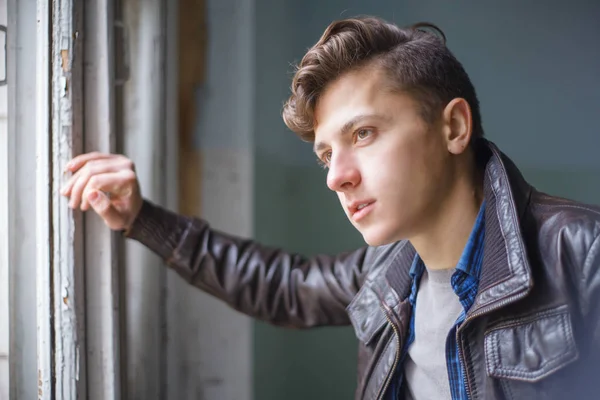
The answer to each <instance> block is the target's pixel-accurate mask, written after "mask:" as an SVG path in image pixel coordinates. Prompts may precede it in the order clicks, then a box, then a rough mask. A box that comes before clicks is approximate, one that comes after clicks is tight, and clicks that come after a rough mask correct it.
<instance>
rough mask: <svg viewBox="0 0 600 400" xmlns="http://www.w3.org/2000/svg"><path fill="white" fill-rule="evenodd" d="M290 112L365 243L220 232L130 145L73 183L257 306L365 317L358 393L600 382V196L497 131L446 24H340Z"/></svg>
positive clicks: (466, 391) (510, 394)
mask: <svg viewBox="0 0 600 400" xmlns="http://www.w3.org/2000/svg"><path fill="white" fill-rule="evenodd" d="M283 117H284V119H285V122H286V124H287V125H288V127H290V128H291V129H292V130H293V131H295V132H296V133H298V134H299V135H300V137H301V138H303V139H304V140H308V141H311V142H314V150H315V152H316V154H317V156H318V158H319V159H320V160H321V162H322V163H323V164H324V166H325V167H326V168H328V175H327V185H328V187H329V188H330V189H331V190H333V191H335V192H336V193H337V194H338V196H339V199H340V203H341V205H342V208H343V210H344V211H345V213H346V214H347V216H348V218H349V219H350V220H351V221H352V224H353V225H354V226H355V227H356V229H358V230H359V231H360V232H361V233H362V235H363V237H364V239H365V242H366V243H367V244H368V245H367V246H365V247H364V248H362V249H359V250H357V251H354V252H351V253H347V254H342V255H338V256H336V257H328V256H321V257H315V258H310V259H307V258H304V257H302V256H300V255H297V254H288V253H285V252H283V251H281V250H278V249H272V248H267V247H264V246H261V245H260V244H258V243H255V242H253V241H250V240H246V239H242V238H237V237H232V236H229V235H226V234H223V233H220V232H216V231H213V230H211V229H210V227H209V225H208V224H207V222H206V221H203V220H200V219H193V218H188V217H185V216H181V215H177V214H175V213H171V212H169V211H167V210H164V209H161V208H159V207H157V206H155V205H153V204H151V203H150V202H148V201H144V200H143V199H142V197H141V195H140V188H139V187H138V183H137V180H136V175H135V172H134V169H133V165H132V163H131V161H130V160H128V159H127V158H125V157H123V156H119V155H110V154H98V153H92V154H84V155H81V156H79V157H76V158H75V159H73V161H72V162H71V163H70V165H69V167H68V169H69V170H70V171H71V172H73V176H72V177H71V179H70V181H69V183H68V184H67V185H66V187H65V188H64V190H63V195H65V196H68V197H70V206H71V207H73V208H76V207H80V208H81V209H83V210H87V209H89V208H90V207H92V208H93V209H94V210H95V211H96V212H97V213H98V214H99V215H100V216H101V217H102V218H103V219H104V221H105V222H106V224H107V225H108V226H109V227H110V228H111V229H114V230H122V231H124V234H125V235H126V236H127V237H129V238H132V239H135V240H138V241H140V242H141V243H143V244H145V245H146V246H147V247H149V248H150V249H152V250H153V251H154V252H156V253H157V254H159V255H160V256H162V257H163V258H164V259H165V261H166V262H167V264H168V265H169V266H170V267H171V268H173V269H175V270H176V271H177V272H178V273H179V274H181V276H183V277H184V278H185V279H187V280H188V281H189V282H190V283H191V284H193V285H195V286H197V287H198V288H200V289H202V290H205V291H207V292H208V293H211V294H212V295H214V296H216V297H218V298H220V299H222V300H224V301H226V302H227V303H228V304H230V305H231V306H232V307H234V308H235V309H237V310H239V311H241V312H243V313H246V314H248V315H251V316H253V317H256V318H260V319H262V320H265V321H269V322H271V323H273V324H277V325H282V326H289V327H295V328H309V327H315V326H322V325H344V324H349V323H352V324H353V326H354V329H355V331H356V335H357V337H358V339H359V341H360V348H359V365H358V386H357V390H356V399H365V400H375V399H400V398H406V399H418V400H421V399H426V400H427V399H504V398H507V399H562V398H566V397H568V396H569V397H571V398H576V399H587V398H597V395H594V393H595V389H596V387H598V386H599V384H598V383H597V382H598V381H597V377H596V376H597V374H598V369H597V368H598V367H600V323H599V313H600V272H599V271H598V266H599V263H600V239H598V238H599V235H600V213H599V210H598V209H597V208H594V207H590V206H585V205H582V204H578V203H575V202H572V201H569V200H564V199H559V198H556V197H551V196H548V195H546V194H543V193H540V192H538V191H536V190H535V189H534V188H533V187H531V186H530V185H529V184H528V183H527V182H526V181H525V180H524V179H523V177H522V176H521V174H520V173H519V171H518V170H517V168H516V167H515V165H514V164H513V163H512V162H511V161H510V160H509V159H508V158H507V157H506V156H505V155H504V154H503V153H502V152H501V151H500V150H499V149H498V148H497V147H496V146H495V145H494V144H492V143H490V142H488V141H487V140H485V139H484V138H483V129H482V125H481V117H480V113H479V105H478V100H477V96H476V94H475V90H474V88H473V86H472V84H471V82H470V80H469V77H468V76H467V74H466V72H465V71H464V69H463V67H462V66H461V64H460V63H459V62H458V61H457V60H456V59H455V58H454V56H453V55H452V54H451V52H450V51H449V50H448V49H447V48H446V46H445V44H444V42H443V41H442V40H441V39H440V37H439V36H437V35H434V34H432V33H430V32H425V31H422V30H420V29H418V28H417V27H411V28H406V29H402V28H399V27H397V26H395V25H392V24H389V23H386V22H385V21H382V20H379V19H375V18H360V19H348V20H343V21H338V22H334V23H333V24H331V25H330V26H329V27H328V28H327V30H326V31H325V33H324V34H323V36H322V37H321V39H320V40H319V41H318V43H317V44H316V45H315V46H313V47H312V48H311V49H310V50H309V51H308V53H307V54H306V55H305V57H304V58H303V59H302V61H301V63H300V65H299V67H298V70H297V72H296V75H295V77H294V80H293V83H292V95H291V97H290V99H289V100H288V102H287V103H286V105H285V108H284V111H283ZM105 193H110V197H109V196H106V194H105Z"/></svg>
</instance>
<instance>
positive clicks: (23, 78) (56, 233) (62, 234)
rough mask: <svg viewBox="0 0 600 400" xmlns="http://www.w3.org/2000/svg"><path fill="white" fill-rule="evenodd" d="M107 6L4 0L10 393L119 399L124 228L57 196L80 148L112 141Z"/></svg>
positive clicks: (68, 0)
mask: <svg viewBox="0 0 600 400" xmlns="http://www.w3.org/2000/svg"><path fill="white" fill-rule="evenodd" d="M112 7H113V0H56V1H51V0H37V1H35V0H8V26H9V32H10V33H9V35H8V41H9V42H8V97H9V99H10V100H9V113H8V119H9V124H8V125H9V126H8V136H7V137H6V138H4V140H2V141H0V148H1V150H2V151H3V152H4V153H5V154H6V155H7V159H6V161H7V164H8V168H7V171H5V174H4V176H3V177H1V178H2V179H3V180H5V181H6V182H7V189H8V190H7V191H6V193H7V194H8V198H7V201H6V203H7V204H2V203H0V204H2V205H3V206H4V207H3V208H4V209H3V210H2V212H4V213H7V214H9V218H8V221H7V222H8V223H7V225H8V226H7V227H6V228H7V232H8V238H7V248H8V255H7V258H8V266H9V271H8V275H9V277H8V280H9V287H10V293H9V296H8V297H9V309H10V315H9V335H10V339H9V366H10V371H9V376H10V378H9V389H10V390H9V392H10V395H9V398H10V399H22V398H36V397H37V398H38V399H55V398H87V399H119V398H120V397H121V396H120V391H121V385H120V374H121V369H120V365H121V363H120V346H119V343H120V335H119V332H120V330H119V322H120V315H119V288H120V285H119V284H120V282H119V275H118V273H117V271H118V265H117V261H118V246H117V236H116V235H115V234H113V233H111V232H110V231H109V230H108V229H107V228H106V227H105V226H104V225H103V223H102V222H101V221H100V220H99V218H98V217H97V216H95V215H94V214H92V213H88V214H86V215H85V216H83V215H82V214H81V213H80V212H79V211H72V210H70V209H69V208H68V207H67V200H66V199H64V198H62V197H61V196H60V195H59V189H60V188H61V187H62V186H63V185H64V183H66V181H67V179H68V175H66V174H65V173H64V172H63V171H64V168H65V165H66V163H67V162H68V161H69V160H70V159H71V158H72V157H73V156H75V155H77V154H80V153H81V152H88V151H92V150H97V151H103V152H113V151H114V150H115V134H116V130H115V124H114V91H113V88H114V85H113V83H114V77H113V75H112V74H113V68H114V66H113V46H112V39H113V36H112V35H113V25H112V24H113V21H112V11H113V9H112ZM84 41H85V45H84ZM84 59H85V61H86V62H85V64H84V62H83V60H84ZM84 89H85V90H84ZM84 117H85V118H84ZM84 133H85V134H84Z"/></svg>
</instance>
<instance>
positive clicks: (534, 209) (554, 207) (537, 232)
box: [525, 192, 600, 299]
mask: <svg viewBox="0 0 600 400" xmlns="http://www.w3.org/2000/svg"><path fill="white" fill-rule="evenodd" d="M529 208H530V212H531V216H532V218H531V220H530V221H529V223H526V225H527V226H528V228H525V229H526V230H529V234H526V237H528V238H529V239H534V240H535V242H530V245H533V244H535V245H536V246H530V252H531V251H535V252H536V253H537V254H536V256H537V257H539V258H540V259H541V261H542V262H543V264H544V265H545V267H546V269H549V270H550V271H549V272H551V274H552V275H555V276H561V275H562V276H564V277H566V278H568V279H570V281H571V285H572V286H574V287H576V288H577V289H578V291H579V296H580V297H581V298H582V299H583V298H588V299H589V298H590V297H589V295H594V296H595V295H600V207H598V206H595V205H589V204H584V203H579V202H576V201H572V200H568V199H564V198H560V197H555V196H549V195H547V194H544V193H539V192H534V193H533V194H532V198H531V202H530V207H529ZM531 230H533V232H531ZM530 256H531V254H530ZM586 294H587V295H588V296H586Z"/></svg>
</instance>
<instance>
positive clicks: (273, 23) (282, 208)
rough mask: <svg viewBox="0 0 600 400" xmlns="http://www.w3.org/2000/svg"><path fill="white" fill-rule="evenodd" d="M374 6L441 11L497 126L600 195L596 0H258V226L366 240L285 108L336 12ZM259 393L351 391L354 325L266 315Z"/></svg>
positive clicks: (509, 143)
mask: <svg viewBox="0 0 600 400" xmlns="http://www.w3.org/2000/svg"><path fill="white" fill-rule="evenodd" d="M358 14H374V15H378V16H381V17H384V18H386V19H389V20H392V21H395V22H396V23H398V24H400V25H406V24H410V23H413V22H417V21H421V20H427V21H431V22H434V23H436V24H438V25H439V26H440V27H441V28H442V29H443V30H444V32H445V33H446V36H447V37H448V45H449V47H450V48H451V49H452V50H453V51H454V52H455V54H456V55H457V57H458V58H459V59H460V60H461V61H462V62H463V64H464V65H465V68H466V69H467V71H468V73H469V74H470V76H471V78H472V80H473V82H474V84H475V86H476V88H477V89H478V92H479V96H480V100H481V103H482V112H483V120H484V128H485V129H486V134H487V136H488V138H489V139H491V140H493V141H495V142H496V143H497V144H498V145H499V146H500V147H501V148H502V149H503V150H504V151H505V152H506V153H508V155H509V156H511V157H512V158H513V159H514V160H515V161H516V162H517V163H518V164H519V165H520V166H521V167H522V168H523V172H524V173H525V175H526V177H527V178H529V179H530V180H531V181H532V182H533V183H534V184H535V185H537V186H538V187H539V188H540V189H543V190H547V191H550V192H552V193H555V194H560V195H564V196H569V197H572V198H576V199H579V200H584V201H588V202H593V203H599V204H600V188H599V187H598V185H596V184H595V179H594V178H595V177H597V176H598V173H599V172H600V158H599V157H598V156H597V152H598V144H599V143H600V141H599V140H598V138H597V135H598V128H597V122H596V117H597V116H598V115H600V80H599V79H598V71H600V46H598V45H597V41H598V39H599V38H600V24H599V23H598V21H599V20H600V3H598V2H594V1H591V0H590V1H572V2H564V1H557V0H553V1H545V2H539V1H530V2H522V1H503V2H498V1H494V2H492V1H484V2H482V1H474V0H473V1H454V2H446V1H441V0H439V1H433V0H421V1H418V2H417V1H397V0H395V1H391V0H386V1H384V0H380V1H373V2H371V3H369V4H368V3H367V2H365V1H359V0H355V1H342V0H328V1H317V0H305V1H292V0H287V1H265V0H257V2H256V45H255V46H256V49H255V50H256V52H255V54H256V100H255V107H256V115H255V132H254V138H255V188H254V193H255V195H254V199H255V208H254V211H255V214H254V217H255V225H254V227H255V237H256V238H257V239H258V240H260V241H262V242H264V243H267V244H273V245H277V246H282V247H283V248H286V249H288V250H291V251H300V252H303V253H306V254H314V253H318V252H326V253H335V252H337V251H340V250H345V249H350V248H354V247H356V246H359V245H361V244H362V242H361V238H360V237H359V236H358V235H357V234H356V233H355V232H354V231H353V229H352V228H351V226H350V224H349V223H348V222H346V220H345V217H344V216H343V214H342V211H341V210H340V209H339V206H338V204H337V200H336V198H335V196H334V194H332V193H329V192H328V191H327V189H326V187H325V174H324V172H323V171H321V170H320V169H319V168H318V167H317V166H316V165H315V163H314V156H313V155H312V154H311V152H310V146H309V145H307V144H304V143H302V142H300V141H299V140H298V139H296V137H295V136H294V135H293V134H292V133H290V132H289V131H287V130H286V128H285V126H284V124H283V122H282V120H281V117H280V111H281V107H282V104H283V101H284V100H285V99H286V97H287V95H288V93H289V91H288V87H289V84H290V80H291V77H292V68H291V66H290V63H292V62H294V61H297V60H299V59H300V58H301V57H302V55H303V53H304V51H305V50H306V48H308V47H309V46H310V45H312V44H313V43H314V42H315V41H316V40H317V39H318V38H319V36H320V35H321V33H322V31H323V30H324V29H325V27H326V26H327V25H328V23H329V22H331V21H332V20H333V19H337V18H341V17H347V16H353V15H358ZM254 333H255V339H254V366H255V372H254V383H255V399H257V400H275V399H277V400H279V399H328V400H331V399H348V398H351V396H352V393H353V390H354V386H355V381H354V377H355V372H354V368H355V365H354V363H355V357H356V354H355V346H356V341H355V339H354V335H353V333H352V331H351V330H350V329H349V328H347V329H345V328H336V329H320V330H317V331H314V332H290V331H286V330H283V329H277V328H273V327H270V326H267V325H265V324H262V323H256V324H255V329H254Z"/></svg>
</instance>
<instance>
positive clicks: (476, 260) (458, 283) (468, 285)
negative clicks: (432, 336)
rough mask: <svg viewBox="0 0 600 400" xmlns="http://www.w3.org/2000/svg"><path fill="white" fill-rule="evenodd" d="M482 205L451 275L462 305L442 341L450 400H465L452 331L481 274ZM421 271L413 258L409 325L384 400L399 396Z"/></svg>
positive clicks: (417, 259)
mask: <svg viewBox="0 0 600 400" xmlns="http://www.w3.org/2000/svg"><path fill="white" fill-rule="evenodd" d="M484 215H485V202H484V203H483V204H482V206H481V209H480V210H479V214H478V215H477V219H476V221H475V226H474V227H473V230H472V232H471V235H470V236H469V240H468V242H467V245H466V246H465V249H464V250H463V253H462V256H461V258H460V260H459V261H458V264H457V266H456V272H455V273H454V274H453V275H452V279H451V284H452V288H453V289H454V292H455V293H456V295H457V296H458V298H459V300H460V303H461V304H462V306H463V311H462V312H461V314H460V315H459V317H458V319H457V320H456V323H455V324H454V326H453V327H452V329H451V330H450V332H448V336H447V338H446V365H447V367H448V379H449V381H450V393H451V394H452V400H467V399H468V396H467V390H468V389H467V386H466V381H465V378H464V375H463V365H462V363H461V361H460V358H459V350H458V343H457V342H456V329H457V328H458V327H459V326H460V324H461V323H462V322H463V321H464V320H465V317H466V315H467V312H468V311H469V309H470V308H471V306H472V305H473V302H474V301H475V296H476V295H477V290H478V288H479V275H480V272H481V264H482V261H483V240H484V237H485V218H484ZM424 271H425V264H424V263H423V261H422V260H421V258H420V257H419V256H418V255H416V256H415V259H414V261H413V264H412V267H411V269H410V276H411V277H412V289H411V293H410V295H409V298H408V299H409V302H410V304H411V306H412V310H413V312H412V313H411V319H410V326H409V330H408V335H407V340H406V343H405V345H404V349H403V350H402V355H401V360H402V362H401V363H400V364H399V368H400V370H399V371H398V378H397V379H394V382H393V383H392V384H391V385H390V389H389V392H388V393H389V396H387V398H388V399H397V398H399V397H400V396H399V395H400V388H401V387H402V383H403V382H402V381H403V377H404V376H403V375H404V374H403V369H404V367H403V364H404V359H405V358H406V354H407V352H408V348H409V347H410V345H411V344H412V343H413V342H414V340H415V312H414V310H415V304H416V302H417V291H418V288H419V281H420V280H421V276H422V275H423V272H424ZM416 400H421V399H416Z"/></svg>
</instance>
